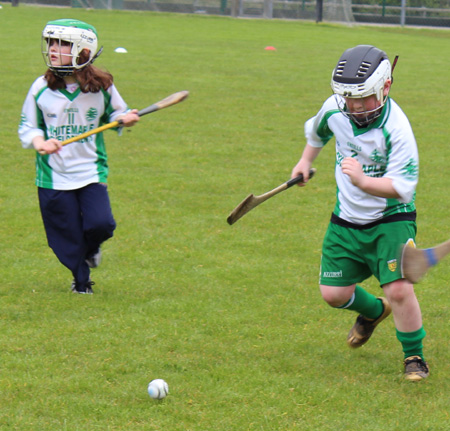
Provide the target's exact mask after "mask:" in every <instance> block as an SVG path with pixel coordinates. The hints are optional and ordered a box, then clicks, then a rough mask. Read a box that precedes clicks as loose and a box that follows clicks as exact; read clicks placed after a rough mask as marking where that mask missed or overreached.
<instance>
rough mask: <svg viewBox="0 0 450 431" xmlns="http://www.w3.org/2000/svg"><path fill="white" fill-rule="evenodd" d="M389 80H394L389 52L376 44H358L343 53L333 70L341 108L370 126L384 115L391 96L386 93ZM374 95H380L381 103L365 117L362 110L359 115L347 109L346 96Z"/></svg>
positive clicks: (348, 115) (378, 98)
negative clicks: (383, 112)
mask: <svg viewBox="0 0 450 431" xmlns="http://www.w3.org/2000/svg"><path fill="white" fill-rule="evenodd" d="M387 80H391V81H392V69H391V63H390V62H389V58H388V56H387V55H386V53H385V52H384V51H381V50H380V49H378V48H375V47H374V46H370V45H358V46H356V47H354V48H350V49H347V50H346V51H345V52H344V53H343V54H342V56H341V58H340V59H339V61H338V63H337V65H336V67H335V68H334V70H333V73H332V77H331V88H332V89H333V93H334V94H335V95H336V100H337V102H338V106H339V109H340V110H341V112H342V113H343V114H344V115H345V116H347V117H349V118H351V119H352V120H353V121H354V122H355V123H356V124H357V125H359V126H361V127H366V126H368V125H369V124H370V123H372V122H373V121H374V120H375V119H376V118H378V117H379V116H380V115H381V111H382V107H383V106H384V104H385V103H386V100H387V96H385V95H384V87H385V83H386V81H387ZM371 95H375V96H376V98H377V100H378V102H379V103H380V106H379V107H377V109H375V110H373V111H367V112H365V114H366V117H365V118H364V119H363V120H362V119H361V113H359V115H358V117H355V116H353V115H351V114H350V113H349V112H348V111H347V109H346V106H345V99H344V98H345V97H348V98H363V97H367V96H371ZM363 114H364V113H363Z"/></svg>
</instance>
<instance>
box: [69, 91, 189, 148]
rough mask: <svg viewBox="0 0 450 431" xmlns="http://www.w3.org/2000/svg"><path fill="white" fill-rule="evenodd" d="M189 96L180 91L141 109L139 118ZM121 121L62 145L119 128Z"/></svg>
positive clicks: (187, 92) (70, 139)
mask: <svg viewBox="0 0 450 431" xmlns="http://www.w3.org/2000/svg"><path fill="white" fill-rule="evenodd" d="M188 95H189V91H179V92H178V93H174V94H171V95H170V96H168V97H166V98H165V99H163V100H160V101H159V102H156V103H153V105H150V106H148V107H147V108H144V109H141V110H140V111H139V112H138V113H137V114H138V115H139V117H142V116H143V115H146V114H151V113H152V112H155V111H159V110H160V109H163V108H168V107H169V106H172V105H175V104H177V103H180V102H182V101H183V100H184V99H186V98H187V97H188ZM121 124H122V123H121V120H118V121H113V122H112V123H108V124H105V125H104V126H100V127H97V128H95V129H92V130H89V131H88V132H86V133H82V134H81V135H78V136H74V137H73V138H69V139H66V140H65V141H63V142H62V145H67V144H71V143H72V142H76V141H81V140H82V139H84V138H87V137H88V136H91V135H94V134H96V133H100V132H103V131H104V130H108V129H113V128H114V127H119V126H120V125H121Z"/></svg>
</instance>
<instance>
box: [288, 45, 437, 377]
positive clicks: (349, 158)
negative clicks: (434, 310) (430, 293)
mask: <svg viewBox="0 0 450 431" xmlns="http://www.w3.org/2000/svg"><path fill="white" fill-rule="evenodd" d="M391 84H392V68H391V64H390V62H389V59H388V57H387V55H386V54H385V53H384V52H383V51H381V50H379V49H378V48H375V47H373V46H370V45H359V46H356V47H354V48H350V49H348V50H346V51H345V52H344V53H343V54H342V56H341V58H340V59H339V61H338V63H337V65H336V67H335V69H334V71H333V75H332V80H331V86H332V89H333V93H334V95H332V96H331V97H330V98H328V99H327V100H326V101H325V103H324V104H323V106H322V108H321V109H320V111H319V112H318V113H317V115H316V116H315V117H313V118H311V119H309V120H308V121H307V122H306V123H305V136H306V140H307V144H306V146H305V149H304V151H303V154H302V157H301V159H300V161H299V162H298V163H297V165H296V166H295V167H294V169H293V170H292V177H296V176H297V175H299V174H303V176H304V177H305V179H306V181H307V180H308V172H309V169H310V168H311V166H312V163H313V161H314V160H315V159H316V157H317V156H318V155H319V153H320V151H321V150H322V148H323V147H324V146H325V145H326V143H327V142H328V141H329V140H330V139H331V138H332V137H333V136H334V137H335V139H336V168H335V176H336V183H337V202H336V206H335V208H334V210H333V213H332V216H331V221H330V224H329V226H328V230H327V232H326V234H325V238H324V242H323V249H322V261H321V270H320V291H321V294H322V297H323V299H324V300H325V301H326V302H327V303H328V304H329V305H331V306H332V307H335V308H341V309H347V310H353V311H355V312H357V313H358V317H357V318H356V322H355V324H354V326H353V327H352V328H351V330H350V333H349V334H348V337H347V344H348V345H349V346H350V347H352V348H357V347H361V346H362V345H363V344H365V343H366V342H367V341H368V340H369V338H370V336H371V335H372V333H373V331H374V329H375V328H376V326H377V325H378V324H379V323H380V322H381V321H383V320H384V319H385V318H386V317H388V316H389V314H391V312H392V314H393V318H394V323H395V327H396V333H397V338H398V340H399V341H400V343H401V344H402V347H403V352H404V367H405V368H404V369H405V377H406V379H408V380H411V381H418V380H422V379H424V378H426V377H428V375H429V369H428V365H427V363H426V362H425V358H424V355H423V347H422V340H423V338H424V337H425V331H424V329H423V325H422V314H421V311H420V306H419V303H418V301H417V298H416V295H415V293H414V287H413V285H412V284H411V283H410V282H409V281H407V280H406V279H405V278H403V275H402V272H401V265H400V262H398V261H397V257H398V249H399V244H406V243H407V242H408V241H409V242H411V243H412V244H413V243H414V240H415V235H416V221H415V220H416V209H415V204H414V199H415V189H416V186H417V181H418V166H419V157H418V151H417V145H416V141H415V138H414V134H413V132H412V129H411V126H410V124H409V121H408V119H407V117H406V115H405V114H404V113H403V111H402V110H401V109H400V107H399V106H398V105H397V104H396V103H395V102H394V100H392V99H391V98H390V97H389V90H390V87H391ZM300 185H304V184H300ZM371 275H374V276H375V277H376V278H377V279H378V280H379V282H380V285H381V287H382V289H383V291H384V295H385V297H379V298H377V297H375V296H374V295H372V294H370V293H368V292H367V291H366V290H364V289H363V288H362V287H361V286H360V285H359V284H358V283H361V282H362V281H364V280H365V279H367V278H369V277H370V276H371Z"/></svg>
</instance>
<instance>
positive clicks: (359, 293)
mask: <svg viewBox="0 0 450 431" xmlns="http://www.w3.org/2000/svg"><path fill="white" fill-rule="evenodd" d="M337 308H346V309H347V310H354V311H357V312H358V313H359V314H362V315H363V316H364V317H367V318H368V319H377V318H378V317H380V316H381V314H382V313H383V310H384V307H383V303H382V302H381V301H380V300H379V299H378V298H377V297H376V296H374V295H372V294H371V293H369V292H367V291H365V290H364V289H363V288H362V287H360V286H358V285H357V286H356V288H355V293H354V294H353V296H352V297H351V298H350V300H349V301H348V302H347V303H346V304H344V305H341V306H340V307H337Z"/></svg>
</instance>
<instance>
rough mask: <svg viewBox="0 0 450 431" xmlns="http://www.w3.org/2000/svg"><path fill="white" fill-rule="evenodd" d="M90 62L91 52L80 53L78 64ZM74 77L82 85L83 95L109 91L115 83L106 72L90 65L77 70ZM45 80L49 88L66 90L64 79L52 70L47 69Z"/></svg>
mask: <svg viewBox="0 0 450 431" xmlns="http://www.w3.org/2000/svg"><path fill="white" fill-rule="evenodd" d="M88 60H89V52H88V51H87V50H83V51H82V52H81V53H80V56H79V59H78V62H80V63H81V64H83V63H86V62H87V61H88ZM72 76H73V77H74V78H75V79H76V80H77V81H78V83H79V84H80V89H81V91H82V92H83V93H98V92H99V91H100V90H101V89H104V90H107V89H108V88H109V87H111V85H112V84H113V82H114V79H113V76H112V75H111V74H110V73H109V72H108V71H106V70H102V69H99V68H98V67H96V66H94V65H92V64H89V65H88V66H86V67H83V69H81V70H77V69H75V70H74V72H73V74H72ZM44 78H45V79H46V81H47V85H48V88H50V89H51V90H58V89H64V88H66V83H65V81H64V78H62V77H61V76H58V75H56V74H55V73H54V72H53V71H52V70H51V69H47V71H46V72H45V75H44Z"/></svg>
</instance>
